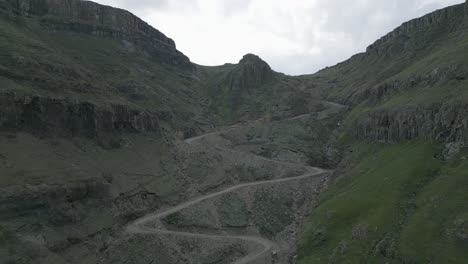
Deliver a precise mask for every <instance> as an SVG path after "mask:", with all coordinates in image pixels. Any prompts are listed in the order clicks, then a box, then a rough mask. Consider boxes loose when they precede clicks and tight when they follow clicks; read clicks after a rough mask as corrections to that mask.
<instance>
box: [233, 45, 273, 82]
mask: <svg viewBox="0 0 468 264" xmlns="http://www.w3.org/2000/svg"><path fill="white" fill-rule="evenodd" d="M272 76H273V70H272V69H271V68H270V65H268V63H266V62H265V61H264V60H262V59H261V58H260V57H259V56H257V55H255V54H250V53H249V54H246V55H244V57H243V58H242V59H241V60H240V61H239V65H238V67H236V69H235V70H233V71H232V72H231V74H230V83H231V85H230V86H231V88H241V89H242V88H250V87H255V86H260V85H262V84H264V83H265V82H267V81H268V80H270V79H271V78H272Z"/></svg>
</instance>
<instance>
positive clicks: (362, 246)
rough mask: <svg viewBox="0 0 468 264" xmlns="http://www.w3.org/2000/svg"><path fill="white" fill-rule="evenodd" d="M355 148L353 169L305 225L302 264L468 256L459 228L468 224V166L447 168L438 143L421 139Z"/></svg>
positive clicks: (428, 260) (459, 260)
mask: <svg viewBox="0 0 468 264" xmlns="http://www.w3.org/2000/svg"><path fill="white" fill-rule="evenodd" d="M351 149H352V150H353V153H351V154H350V155H349V157H348V159H349V162H350V163H351V164H354V165H353V166H352V167H350V168H348V169H349V172H348V173H345V174H343V175H344V176H342V177H341V178H338V179H337V182H336V183H335V184H333V185H332V186H331V187H330V189H329V190H328V191H327V192H326V193H325V194H324V196H323V200H322V201H321V203H320V205H319V206H318V208H317V209H316V210H315V211H314V212H313V214H312V216H311V217H310V218H309V219H308V221H307V223H306V225H305V228H304V232H303V239H302V242H301V245H300V263H328V262H330V263H403V262H404V263H463V260H466V259H467V257H468V252H467V251H466V250H464V247H465V249H466V245H467V241H466V240H465V241H462V240H463V239H462V238H460V237H463V232H465V234H466V229H465V231H463V230H461V231H460V230H458V231H453V230H456V229H457V228H458V229H460V228H463V227H464V226H465V227H466V216H467V213H468V204H466V203H464V201H466V199H467V196H468V192H467V189H466V186H467V184H466V183H467V178H466V174H465V175H464V173H463V172H464V171H466V168H467V166H468V162H466V161H464V160H458V161H457V162H452V163H443V162H442V161H439V160H437V159H436V158H434V155H435V154H436V153H437V152H438V151H440V149H439V147H438V146H434V145H433V144H430V143H425V142H420V141H419V142H409V143H402V144H399V145H393V146H379V145H370V144H365V143H354V144H353V145H352V147H351ZM434 201H436V202H434ZM460 226H461V227H460ZM359 227H361V228H359ZM359 230H361V232H358V231H359ZM450 230H452V231H450ZM353 232H354V235H353ZM457 232H458V233H457ZM460 232H462V233H461V234H460ZM356 233H357V234H356ZM359 234H361V235H359ZM450 234H452V235H450ZM453 234H457V235H453ZM456 236H458V238H457V237H456Z"/></svg>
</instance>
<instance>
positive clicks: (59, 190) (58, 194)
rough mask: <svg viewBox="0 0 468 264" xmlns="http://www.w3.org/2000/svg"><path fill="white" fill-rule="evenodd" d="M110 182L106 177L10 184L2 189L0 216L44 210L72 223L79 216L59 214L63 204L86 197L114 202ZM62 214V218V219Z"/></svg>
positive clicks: (60, 221) (56, 220)
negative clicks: (34, 183) (40, 183)
mask: <svg viewBox="0 0 468 264" xmlns="http://www.w3.org/2000/svg"><path fill="white" fill-rule="evenodd" d="M109 189H110V186H109V184H107V183H105V182H104V181H103V180H98V179H86V180H79V181H75V182H70V183H65V184H56V185H53V184H51V185H45V184H42V185H36V186H32V185H27V186H11V187H7V188H4V189H1V192H0V219H1V220H7V219H10V218H15V217H19V216H22V215H25V214H28V213H32V214H38V212H43V213H44V216H45V215H47V218H49V220H50V221H52V222H54V223H55V224H70V223H73V222H75V221H76V219H72V218H70V219H63V217H62V218H60V217H57V215H62V216H63V215H64V214H66V212H63V211H62V212H60V210H61V209H63V205H64V204H72V203H77V202H80V201H84V200H87V199H94V200H101V201H102V200H106V201H107V202H108V203H109V204H110V203H111V195H110V190H109ZM59 218H60V219H59Z"/></svg>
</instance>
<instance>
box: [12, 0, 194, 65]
mask: <svg viewBox="0 0 468 264" xmlns="http://www.w3.org/2000/svg"><path fill="white" fill-rule="evenodd" d="M7 1H8V2H9V3H10V8H11V9H13V10H14V12H15V13H17V14H19V15H21V16H26V17H30V16H38V17H40V18H41V20H40V21H41V25H42V26H43V27H45V28H47V29H49V30H59V31H72V32H80V33H86V34H91V35H95V36H99V37H109V38H116V39H122V40H126V41H130V42H132V43H135V44H137V45H139V46H140V47H141V48H143V49H144V50H145V51H147V52H148V53H150V54H151V55H153V57H155V59H157V60H158V61H160V62H163V63H167V64H170V65H176V66H179V67H181V68H185V69H190V70H191V69H193V65H192V63H191V62H190V60H189V59H188V57H186V56H185V55H184V54H182V53H181V52H180V51H178V50H177V49H176V45H175V43H174V41H173V40H172V39H170V38H168V37H166V36H165V35H164V34H163V33H161V32H160V31H158V30H157V29H155V28H153V27H151V26H150V25H148V24H147V23H146V22H144V21H143V20H141V19H139V18H138V17H136V16H135V15H133V14H131V13H130V12H128V11H125V10H121V9H117V8H112V7H109V6H103V5H99V4H97V3H94V2H90V1H82V0H7Z"/></svg>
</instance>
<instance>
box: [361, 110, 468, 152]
mask: <svg viewBox="0 0 468 264" xmlns="http://www.w3.org/2000/svg"><path fill="white" fill-rule="evenodd" d="M352 131H353V133H354V136H355V137H356V138H358V139H365V140H372V141H378V142H384V143H396V142H401V141H404V140H411V139H416V138H427V139H436V140H437V141H440V142H444V143H451V142H465V143H466V142H468V141H467V140H468V107H467V106H466V105H465V104H458V105H451V104H436V105H433V106H430V107H426V108H420V107H409V106H408V107H405V108H399V109H391V110H378V111H373V112H370V113H368V114H365V115H364V116H363V117H362V118H360V119H358V120H357V121H355V122H354V125H353V129H352Z"/></svg>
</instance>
